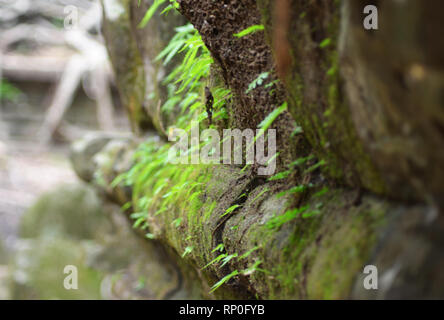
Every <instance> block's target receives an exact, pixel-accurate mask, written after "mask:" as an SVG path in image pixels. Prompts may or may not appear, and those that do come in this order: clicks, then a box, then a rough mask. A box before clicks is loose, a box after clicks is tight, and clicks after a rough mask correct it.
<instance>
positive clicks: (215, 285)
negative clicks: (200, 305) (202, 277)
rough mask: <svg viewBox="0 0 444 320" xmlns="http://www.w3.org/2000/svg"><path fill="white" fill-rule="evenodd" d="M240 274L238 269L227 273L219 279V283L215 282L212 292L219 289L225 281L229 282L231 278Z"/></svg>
mask: <svg viewBox="0 0 444 320" xmlns="http://www.w3.org/2000/svg"><path fill="white" fill-rule="evenodd" d="M238 274H239V271H238V270H234V271H233V272H232V273H230V274H229V275H226V276H225V277H223V278H222V279H221V280H219V281H218V282H217V283H215V284H214V285H213V286H212V287H211V291H210V293H211V292H214V291H215V290H217V289H218V288H219V287H220V286H221V285H223V284H224V283H226V282H228V281H229V280H230V279H231V278H233V277H235V276H237V275H238Z"/></svg>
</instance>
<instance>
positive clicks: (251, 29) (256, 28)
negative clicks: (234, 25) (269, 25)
mask: <svg viewBox="0 0 444 320" xmlns="http://www.w3.org/2000/svg"><path fill="white" fill-rule="evenodd" d="M264 29H265V27H264V25H263V24H255V25H253V26H251V27H248V28H247V29H244V30H242V31H241V32H239V33H235V34H234V36H235V37H237V38H242V37H245V36H246V35H249V34H250V33H253V32H256V31H261V30H264Z"/></svg>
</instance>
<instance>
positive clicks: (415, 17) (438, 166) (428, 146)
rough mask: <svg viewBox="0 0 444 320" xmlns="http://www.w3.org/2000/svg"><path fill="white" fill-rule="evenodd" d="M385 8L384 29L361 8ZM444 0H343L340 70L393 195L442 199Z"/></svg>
mask: <svg viewBox="0 0 444 320" xmlns="http://www.w3.org/2000/svg"><path fill="white" fill-rule="evenodd" d="M371 3H374V4H376V5H377V7H378V9H379V30H377V31H367V30H365V29H364V28H363V25H362V21H363V16H364V15H363V13H362V12H363V8H364V7H365V5H367V4H371ZM443 10H444V3H443V2H442V1H439V0H433V1H427V2H425V1H420V0H412V1H364V0H362V1H361V0H358V1H355V0H347V1H344V6H343V12H342V28H341V44H340V52H339V55H340V57H339V58H340V69H341V72H342V74H343V76H344V79H345V83H346V86H345V89H346V90H345V93H346V96H347V97H348V101H349V105H350V111H351V115H352V117H353V121H354V123H355V125H356V128H357V129H358V134H359V137H360V138H361V139H362V141H363V142H364V144H365V146H366V149H367V150H368V151H369V153H370V155H371V158H372V161H373V162H374V163H376V164H377V165H378V167H379V169H380V171H381V172H382V175H383V177H384V179H385V180H386V183H387V184H388V186H389V190H390V193H391V195H393V196H396V197H403V198H405V199H421V200H425V199H427V200H432V201H435V202H437V203H439V204H440V205H441V206H443V205H444V202H443V201H444V200H443V199H444V193H443V192H444V188H443V181H444V148H443V146H444V131H443V128H444V98H443V87H444V58H443V56H444V43H443V41H441V40H440V35H439V32H440V31H439V30H443V28H444V19H442V12H443Z"/></svg>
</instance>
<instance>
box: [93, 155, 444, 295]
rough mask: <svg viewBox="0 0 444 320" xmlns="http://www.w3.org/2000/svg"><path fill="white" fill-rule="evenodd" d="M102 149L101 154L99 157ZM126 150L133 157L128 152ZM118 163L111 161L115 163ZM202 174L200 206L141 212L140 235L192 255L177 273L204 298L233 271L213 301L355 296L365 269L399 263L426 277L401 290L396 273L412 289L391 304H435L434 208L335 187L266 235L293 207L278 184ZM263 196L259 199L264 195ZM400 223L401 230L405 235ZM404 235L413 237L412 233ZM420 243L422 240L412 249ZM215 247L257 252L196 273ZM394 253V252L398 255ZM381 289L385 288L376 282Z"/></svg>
mask: <svg viewBox="0 0 444 320" xmlns="http://www.w3.org/2000/svg"><path fill="white" fill-rule="evenodd" d="M106 149H107V148H106V147H105V149H104V150H102V151H101V152H99V154H101V157H103V156H104V155H103V154H104V153H106V152H107V151H106ZM110 151H111V153H112V148H108V152H110ZM126 152H131V151H130V150H128V149H127V150H126ZM96 157H97V156H93V157H92V158H91V159H90V161H94V158H96ZM111 158H112V157H111ZM124 158H125V157H120V158H114V159H115V161H117V163H118V162H119V161H122V159H124ZM118 167H119V165H118ZM97 170H98V171H100V166H98V167H97ZM196 170H197V169H196ZM104 172H108V173H109V174H111V176H109V177H107V178H106V180H107V181H113V180H114V175H115V174H117V172H110V171H108V170H106V169H105V170H104ZM205 175H207V176H208V178H209V179H208V180H204V181H207V182H205V183H204V186H203V187H202V192H201V193H200V196H199V199H200V202H199V203H200V204H199V205H196V204H195V203H194V202H190V203H187V204H182V203H175V204H173V205H172V206H171V207H170V209H169V210H166V211H164V212H162V213H160V214H157V213H156V212H157V210H158V209H159V208H157V207H155V206H153V207H152V208H150V210H149V212H148V217H149V218H148V221H149V228H148V229H147V230H146V231H147V232H149V233H150V234H151V237H153V238H155V239H156V241H158V242H159V243H161V244H162V245H163V246H164V247H165V248H169V250H173V251H175V252H177V253H178V254H179V255H180V254H182V253H184V252H185V251H186V248H190V247H192V248H193V249H192V251H191V252H189V253H187V254H186V255H185V256H184V257H183V260H181V261H182V263H181V264H180V266H181V268H184V267H185V266H188V267H190V266H192V268H195V269H196V272H197V274H198V275H199V277H200V281H201V282H202V283H203V284H204V285H203V287H202V288H203V291H202V294H203V295H205V294H208V286H211V285H212V284H214V283H216V282H217V281H218V280H219V279H221V278H222V277H224V276H226V275H227V274H229V273H231V272H233V271H236V270H238V271H239V275H237V276H235V277H233V278H232V279H231V280H230V281H229V282H228V283H227V284H225V285H224V286H223V287H222V288H220V289H218V290H217V291H215V292H214V295H212V296H213V297H216V298H253V297H259V298H265V299H295V298H303V299H324V298H328V299H344V298H361V297H362V293H359V292H358V291H359V290H361V291H362V286H363V282H362V279H361V278H360V275H361V274H362V271H363V269H364V266H365V265H367V264H371V263H373V264H375V265H376V266H377V267H378V269H379V272H380V273H381V274H382V275H383V274H385V273H386V272H390V270H391V268H392V266H393V265H396V264H398V261H402V265H403V268H405V269H406V270H407V271H406V274H407V275H410V276H413V275H416V274H418V273H417V272H420V271H419V270H425V271H426V273H427V276H425V277H424V278H419V279H416V280H415V281H411V282H408V281H407V280H405V279H409V278H408V277H409V276H407V277H405V276H403V275H402V273H400V274H399V275H398V276H399V278H398V277H396V279H397V281H399V282H400V283H401V284H402V285H405V284H406V283H408V284H409V286H410V287H409V288H410V289H409V291H406V292H405V294H403V293H402V292H403V290H402V289H401V290H397V291H396V294H399V296H396V297H399V298H403V297H417V298H419V297H421V294H422V292H423V291H424V290H429V289H430V290H429V291H428V292H429V294H430V296H433V297H441V296H442V294H443V293H440V292H439V290H437V289H434V288H439V286H438V284H434V285H433V288H432V287H430V285H431V282H430V281H431V279H432V278H433V279H434V280H435V281H437V283H440V284H442V281H441V280H440V279H441V277H440V275H439V271H438V267H439V261H433V258H434V257H437V256H439V255H440V253H439V252H440V247H439V243H440V242H439V241H440V240H439V239H440V237H439V232H440V231H439V230H442V229H441V227H440V224H436V223H435V222H433V221H435V220H434V219H436V217H437V209H436V208H433V207H427V206H417V207H412V208H410V207H408V206H406V205H403V204H401V203H394V202H389V201H387V200H385V199H381V198H378V197H375V196H372V195H370V194H364V195H363V196H362V197H360V196H359V195H358V194H357V193H356V192H354V191H350V190H344V189H334V190H330V191H328V192H327V193H325V194H324V195H322V196H318V197H316V196H313V197H311V198H309V199H306V202H305V203H306V205H307V206H308V210H307V211H305V213H304V214H301V215H300V216H299V217H297V218H294V219H290V220H289V221H287V222H286V223H283V224H282V225H281V226H278V227H275V228H272V227H270V221H271V220H272V219H274V218H275V217H279V216H281V217H282V216H283V215H284V214H285V213H286V212H287V206H288V205H289V204H290V203H291V201H292V200H293V199H291V197H290V196H289V195H286V196H283V197H278V196H277V194H278V192H279V191H280V190H282V189H283V188H285V186H283V185H282V183H279V182H267V181H266V180H265V179H260V178H253V177H251V176H250V174H249V172H244V173H242V172H240V170H238V169H236V168H231V167H229V166H215V167H211V168H207V169H204V170H202V169H199V170H198V171H196V176H197V177H202V176H205ZM100 188H101V189H102V190H103V191H104V192H106V193H108V194H109V193H111V194H109V195H110V198H112V199H114V200H115V201H122V200H119V198H120V197H119V196H118V195H116V192H118V191H116V190H118V188H106V187H103V186H101V187H100ZM265 189H266V190H267V192H265V193H264V190H265ZM165 192H166V191H165ZM146 196H148V197H150V196H152V195H150V194H146ZM157 196H158V197H161V196H162V195H157ZM357 196H358V197H357ZM129 198H131V197H129ZM240 199H242V200H240ZM125 201H126V200H125ZM234 204H238V205H240V207H239V209H237V210H236V211H235V214H233V215H229V216H228V218H224V216H223V215H224V212H226V210H227V209H228V208H230V207H231V206H233V205H234ZM409 217H410V218H409ZM412 217H413V218H412ZM421 217H422V218H421ZM177 219H179V220H180V225H179V226H178V227H177V226H175V223H174V221H177ZM424 219H426V220H424ZM424 221H426V222H427V221H428V223H429V227H427V228H424V223H425V222H424ZM430 223H431V224H430ZM405 224H407V226H408V228H407V229H405V227H403V226H404V225H405ZM393 226H400V228H401V229H400V230H407V232H406V231H402V232H401V236H400V235H399V234H400V231H399V230H397V229H396V227H395V229H394V227H393ZM432 226H433V227H432ZM430 228H432V229H433V230H431V229H430ZM408 230H414V234H411V232H410V231H408ZM429 231H433V232H429ZM184 234H186V235H187V237H184V236H183V235H184ZM434 234H435V235H436V236H434ZM400 237H401V238H400ZM429 237H430V238H429ZM418 239H423V240H419V241H420V242H418ZM437 241H438V242H437ZM221 243H222V244H223V245H224V252H226V253H227V254H238V256H241V255H242V254H244V253H246V252H248V251H249V250H251V249H252V248H255V247H257V250H255V251H253V252H252V253H251V254H250V255H249V256H248V257H247V258H245V259H240V260H239V259H233V260H232V261H230V262H229V263H227V264H226V265H225V266H224V267H223V268H220V267H219V264H217V263H215V264H212V265H209V266H207V267H206V268H204V269H203V270H200V269H201V268H203V267H204V266H206V265H207V264H208V263H209V262H210V261H212V260H213V259H214V258H216V257H217V256H218V254H220V253H219V252H213V249H214V248H215V247H216V246H217V245H219V244H221ZM396 246H398V247H399V246H401V247H402V248H401V250H397V248H396ZM392 247H395V249H393V250H394V251H391V250H392V249H390V248H392ZM415 250H426V254H425V256H424V257H425V258H424V259H422V258H421V259H419V260H418V261H417V262H415V264H412V261H411V259H413V258H414V257H415V255H414V253H415V252H417V251H415ZM394 253H396V254H394ZM399 256H401V258H402V259H401V260H400V259H399ZM178 259H179V258H178ZM257 261H260V269H261V270H265V271H263V272H260V271H256V272H253V273H251V274H248V273H247V275H243V274H242V273H241V272H240V271H242V270H245V269H247V268H248V267H251V266H252V265H253V264H254V263H256V262H257ZM410 268H414V270H413V271H412V270H411V269H410ZM182 270H183V269H182ZM409 270H410V271H409ZM196 272H194V273H193V272H192V273H191V274H194V276H193V278H192V279H194V281H198V280H196V278H195V275H196ZM409 272H410V273H409ZM182 274H187V273H186V272H182ZM356 279H357V280H356ZM381 281H382V282H383V281H384V280H383V279H382V278H381ZM353 288H355V289H354V290H355V291H353ZM205 290H206V291H205ZM352 291H353V293H352Z"/></svg>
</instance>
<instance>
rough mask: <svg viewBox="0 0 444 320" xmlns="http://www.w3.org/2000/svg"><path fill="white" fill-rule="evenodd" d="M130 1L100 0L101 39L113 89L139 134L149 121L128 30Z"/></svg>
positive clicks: (142, 79) (140, 65)
mask: <svg viewBox="0 0 444 320" xmlns="http://www.w3.org/2000/svg"><path fill="white" fill-rule="evenodd" d="M130 1H131V0H102V5H103V17H104V18H103V36H104V38H105V40H106V43H107V49H108V54H109V56H110V59H111V63H112V66H113V69H114V74H115V76H116V83H117V88H118V90H119V93H120V98H121V100H122V103H123V105H124V107H125V108H126V110H127V112H128V116H129V119H130V123H131V128H132V130H133V132H134V133H136V134H137V135H140V134H141V133H142V132H143V130H144V128H146V127H149V126H150V124H151V120H150V119H149V118H148V117H147V115H146V111H145V109H144V107H143V105H144V99H145V94H146V93H145V89H146V78H145V72H144V65H143V59H142V55H141V53H140V52H139V50H138V47H137V43H136V41H135V38H134V34H133V32H132V27H131V20H130V18H131V16H130V12H129V5H130Z"/></svg>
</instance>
